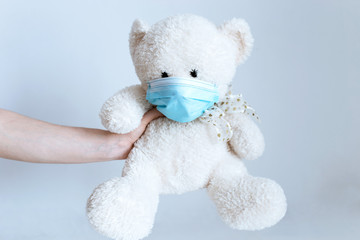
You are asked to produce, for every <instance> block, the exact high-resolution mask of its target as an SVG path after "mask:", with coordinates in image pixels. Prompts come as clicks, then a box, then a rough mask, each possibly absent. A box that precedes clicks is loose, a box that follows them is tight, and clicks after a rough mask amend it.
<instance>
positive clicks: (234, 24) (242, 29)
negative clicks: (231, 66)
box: [218, 18, 254, 64]
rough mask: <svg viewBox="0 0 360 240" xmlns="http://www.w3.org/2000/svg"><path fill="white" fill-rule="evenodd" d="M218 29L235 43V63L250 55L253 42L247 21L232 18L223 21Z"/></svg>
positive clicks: (241, 61)
mask: <svg viewBox="0 0 360 240" xmlns="http://www.w3.org/2000/svg"><path fill="white" fill-rule="evenodd" d="M218 29H219V30H220V31H221V32H222V33H223V34H225V35H226V36H227V37H228V38H230V39H231V40H232V41H234V42H235V43H236V46H237V50H238V54H237V64H240V63H243V62H244V61H245V60H246V58H247V57H248V56H249V55H250V53H251V50H252V47H253V43H254V39H253V36H252V35H251V32H250V27H249V25H248V24H247V22H246V21H245V20H243V19H239V18H234V19H232V20H229V21H226V22H224V23H223V24H222V25H221V26H219V27H218Z"/></svg>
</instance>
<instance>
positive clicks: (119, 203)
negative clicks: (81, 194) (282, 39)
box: [87, 178, 158, 240]
mask: <svg viewBox="0 0 360 240" xmlns="http://www.w3.org/2000/svg"><path fill="white" fill-rule="evenodd" d="M135 189H136V188H135ZM146 195H147V194H145V195H144V194H142V193H141V191H138V192H136V191H134V188H133V186H131V185H130V184H127V183H126V181H123V179H122V178H113V179H111V180H109V181H107V182H105V183H103V184H101V185H99V186H98V187H97V188H96V189H95V190H94V192H93V194H92V195H91V196H90V198H89V200H88V206H87V214H88V218H89V221H90V223H91V224H92V225H93V226H94V227H95V229H97V230H98V231H99V232H100V233H102V234H104V235H106V236H108V237H110V238H113V239H116V240H138V239H141V238H144V237H146V236H147V235H148V234H149V233H150V232H151V229H152V226H153V222H154V217H155V212H156V209H157V203H158V198H157V197H146Z"/></svg>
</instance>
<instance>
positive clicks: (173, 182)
mask: <svg viewBox="0 0 360 240" xmlns="http://www.w3.org/2000/svg"><path fill="white" fill-rule="evenodd" d="M129 41H130V52H131V56H132V59H133V62H134V65H135V69H136V73H137V75H138V77H139V79H140V81H141V85H134V86H130V87H127V88H125V89H123V90H121V91H119V92H118V93H116V94H115V95H114V96H113V97H111V98H110V99H109V100H107V102H106V103H105V104H104V106H103V108H102V110H101V113H100V116H101V119H102V123H103V125H104V126H105V127H106V128H107V129H108V130H109V131H111V132H114V133H128V132H130V131H132V130H134V129H135V128H137V127H138V126H139V124H140V120H141V118H142V116H143V115H144V113H145V112H147V111H148V110H149V109H151V108H153V105H152V104H150V103H149V101H148V100H147V99H146V95H147V91H148V88H150V86H151V84H149V83H151V81H152V80H154V79H167V81H168V82H169V81H170V82H171V81H173V79H174V81H175V80H176V79H177V78H181V79H187V80H186V81H190V80H191V79H193V80H194V82H196V81H198V80H199V83H201V84H203V85H204V84H205V85H206V83H208V84H209V86H210V85H211V84H213V85H214V86H216V87H217V93H218V97H219V99H216V100H218V101H217V103H216V104H217V105H218V106H220V105H222V104H224V105H226V104H228V101H229V99H230V98H229V96H228V95H226V93H227V92H228V91H229V86H230V83H231V81H232V78H233V76H234V74H235V71H236V67H237V65H239V64H240V63H242V62H244V60H245V59H246V57H247V56H248V55H249V53H250V51H251V48H252V44H253V38H252V35H251V33H250V29H249V27H248V25H247V23H246V22H245V21H244V20H241V19H233V20H230V21H227V22H225V23H224V24H222V25H221V26H219V27H216V26H215V25H214V24H212V23H211V22H209V21H208V20H206V19H204V18H202V17H199V16H194V15H177V16H173V17H169V18H166V19H164V20H162V21H160V22H158V23H156V24H154V25H153V26H148V25H147V24H145V23H144V22H142V21H140V20H135V22H134V23H133V26H132V30H131V33H130V40H129ZM173 77H174V78H173ZM216 100H214V102H216ZM234 101H235V102H236V100H234ZM237 101H241V102H243V100H242V99H239V98H238V99H237ZM221 103H222V104H221ZM243 106H244V107H245V108H246V107H247V106H246V104H244V105H243ZM218 109H219V108H218ZM222 110H224V108H222ZM226 110H227V109H225V110H224V114H222V113H221V114H220V115H218V116H220V117H221V116H222V117H223V119H224V121H225V123H226V124H225V126H226V127H230V126H231V128H229V129H226V132H227V133H228V130H229V131H232V133H233V134H232V137H231V136H229V138H230V137H231V138H230V139H226V140H225V141H218V139H217V138H216V137H213V136H216V135H218V136H219V135H220V133H219V131H221V130H219V129H217V127H216V126H213V125H214V121H211V123H213V124H207V123H206V122H207V121H206V120H207V119H209V115H210V116H211V114H209V110H206V111H205V113H207V114H208V115H207V116H206V117H205V118H204V116H202V117H200V118H196V119H195V120H192V121H187V122H180V121H174V120H171V119H169V118H159V119H156V120H154V121H152V122H151V123H150V124H149V125H148V127H147V129H146V131H145V133H144V135H143V136H142V137H141V138H140V139H139V140H138V141H137V142H136V143H135V145H134V148H133V149H132V151H131V152H130V154H129V156H128V159H127V160H126V163H125V167H124V169H123V172H122V177H116V178H113V179H111V180H109V181H107V182H105V183H103V184H101V185H99V186H98V187H97V188H96V189H95V190H94V192H93V194H92V195H91V197H90V198H89V200H88V208H87V212H88V217H89V220H90V222H91V224H92V225H93V226H94V227H95V228H96V229H97V230H98V231H99V232H101V233H103V234H104V235H106V236H108V237H110V238H113V239H117V240H137V239H141V238H144V237H146V236H147V235H148V234H149V233H150V232H151V229H152V227H153V223H154V218H155V214H156V211H157V206H158V202H159V194H181V193H185V192H189V191H194V190H197V189H201V188H207V190H208V193H209V195H210V197H211V199H212V200H213V201H214V203H215V205H216V207H217V209H218V212H219V214H220V216H221V218H222V219H223V220H224V221H225V222H226V223H227V224H228V225H229V226H230V227H232V228H235V229H240V230H258V229H262V228H265V227H270V226H272V225H274V224H275V223H277V222H278V221H279V220H280V219H281V218H282V217H283V216H284V215H285V212H286V198H285V196H284V193H283V190H282V188H281V187H280V186H279V185H278V184H277V183H276V182H274V181H272V180H270V179H266V178H259V177H253V176H251V175H249V174H248V172H247V170H246V168H245V166H244V163H243V161H242V160H243V159H248V160H251V159H256V158H258V157H259V156H260V155H261V154H262V153H263V150H264V139H263V136H262V134H261V132H260V130H259V128H258V127H257V125H256V124H255V123H254V122H253V121H252V120H251V118H250V117H249V116H248V115H247V114H244V113H241V112H236V111H226ZM245 110H246V109H245ZM245 110H244V112H246V111H245ZM203 112H204V111H203ZM203 112H202V113H203ZM225 112H226V113H225ZM210 113H211V111H210ZM204 119H205V121H204ZM216 129H217V130H218V133H217V132H216ZM227 140H228V141H227Z"/></svg>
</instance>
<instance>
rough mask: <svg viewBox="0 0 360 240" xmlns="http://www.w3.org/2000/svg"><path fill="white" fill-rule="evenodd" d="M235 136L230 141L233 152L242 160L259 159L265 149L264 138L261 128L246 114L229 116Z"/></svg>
mask: <svg viewBox="0 0 360 240" xmlns="http://www.w3.org/2000/svg"><path fill="white" fill-rule="evenodd" d="M228 118H229V120H230V121H229V122H230V125H231V126H232V130H233V136H232V138H231V139H230V142H229V144H230V147H231V149H232V151H233V152H234V153H235V154H236V155H237V156H238V157H239V158H241V159H247V160H254V159H257V158H259V157H260V156H261V155H262V154H263V152H264V149H265V141H264V136H263V134H262V133H261V131H260V129H259V127H258V126H257V125H256V124H255V122H254V121H252V120H251V119H250V117H249V116H247V115H245V114H242V113H240V114H231V115H228Z"/></svg>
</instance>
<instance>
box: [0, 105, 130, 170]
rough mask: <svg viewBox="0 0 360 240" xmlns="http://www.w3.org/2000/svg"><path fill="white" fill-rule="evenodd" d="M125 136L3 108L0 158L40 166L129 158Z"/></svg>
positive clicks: (1, 112)
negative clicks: (26, 115)
mask: <svg viewBox="0 0 360 240" xmlns="http://www.w3.org/2000/svg"><path fill="white" fill-rule="evenodd" d="M130 147H131V144H129V138H128V136H126V135H116V134H113V133H110V132H108V131H103V130H99V129H89V128H78V127H66V126H60V125H55V124H50V123H47V122H43V121H39V120H35V119H31V118H28V117H25V116H22V115H19V114H16V113H13V112H10V111H6V110H1V109H0V157H2V158H8V159H14V160H20V161H27V162H38V163H84V162H97V161H107V160H113V159H123V158H126V156H127V154H128V152H129V151H130V149H129V148H130Z"/></svg>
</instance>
